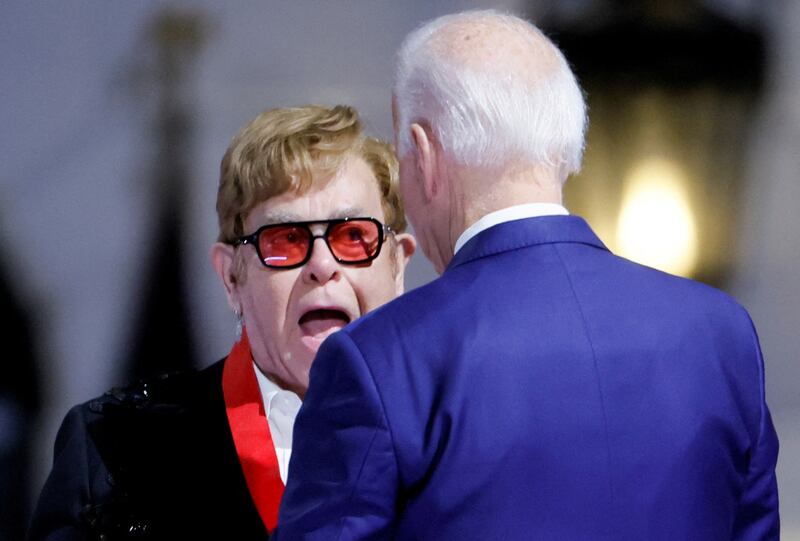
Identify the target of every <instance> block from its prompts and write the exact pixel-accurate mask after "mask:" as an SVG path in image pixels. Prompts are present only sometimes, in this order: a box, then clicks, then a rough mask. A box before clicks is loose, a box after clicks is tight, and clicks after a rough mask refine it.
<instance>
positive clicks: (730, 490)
mask: <svg viewBox="0 0 800 541" xmlns="http://www.w3.org/2000/svg"><path fill="white" fill-rule="evenodd" d="M393 105H394V107H393V108H394V119H395V133H396V139H397V143H398V151H399V156H400V185H401V192H402V193H403V197H404V202H405V205H406V209H407V211H408V214H409V218H410V220H411V223H412V225H413V226H414V230H415V232H416V234H417V236H418V239H419V242H420V245H421V247H422V249H423V251H424V252H425V254H426V255H427V256H428V258H429V259H430V260H431V261H432V262H433V263H434V265H435V267H436V269H437V270H438V271H439V272H440V273H441V277H439V278H438V279H437V280H435V281H433V282H432V283H430V284H428V285H426V286H424V287H421V288H419V289H417V290H415V291H412V292H410V293H408V294H405V295H403V296H401V297H400V298H399V299H397V300H395V301H393V302H391V303H388V304H387V305H385V306H383V307H382V308H380V309H378V310H376V311H375V312H373V313H371V314H370V315H368V316H367V317H365V318H362V319H360V320H359V321H358V322H355V323H354V324H351V325H349V326H348V327H347V328H346V329H344V330H343V331H342V332H340V333H337V334H335V335H333V336H331V337H330V338H329V339H328V340H327V341H326V342H325V344H323V346H322V348H321V349H320V351H319V353H318V355H317V357H316V360H315V362H314V366H313V367H312V370H311V375H310V385H309V390H308V393H307V395H306V400H305V402H304V404H303V407H302V409H301V411H300V413H299V416H298V421H297V425H296V426H295V436H294V437H295V451H294V455H293V456H292V463H291V466H290V472H289V481H288V483H287V491H286V494H285V498H284V501H283V503H282V506H281V511H280V516H279V527H278V530H277V537H278V538H279V539H282V540H287V541H288V540H292V541H296V540H301V539H309V540H311V539H326V540H328V539H338V540H345V539H347V540H355V539H403V540H411V539H435V540H437V541H445V540H459V541H463V540H465V539H497V540H503V541H510V540H527V539H554V540H555V539H557V540H581V541H585V540H600V539H608V540H611V539H620V540H622V539H625V540H628V539H629V540H645V539H664V540H670V541H674V540H678V539H680V540H688V539H697V540H703V541H708V540H731V539H736V540H753V541H755V540H764V539H777V538H778V500H777V490H776V484H775V471H774V469H775V461H776V456H777V438H776V435H775V431H774V429H773V426H772V422H771V420H770V415H769V410H768V408H767V406H766V402H765V399H764V377H763V361H762V358H761V354H760V351H759V345H758V339H757V337H756V333H755V331H754V329H753V326H752V324H751V322H750V319H749V317H748V315H747V313H746V312H745V310H744V309H743V308H742V307H741V306H739V305H738V304H737V303H736V302H735V301H734V300H733V299H731V298H730V297H728V296H727V295H725V294H724V293H722V292H720V291H717V290H714V289H712V288H709V287H706V286H704V285H701V284H698V283H696V282H692V281H689V280H685V279H682V278H678V277H674V276H670V275H668V274H665V273H661V272H659V271H656V270H654V269H650V268H647V267H643V266H640V265H637V264H635V263H632V262H630V261H627V260H625V259H622V258H620V257H617V256H615V255H613V254H612V253H611V252H610V251H609V250H608V249H607V248H606V247H605V246H604V245H603V243H602V242H601V241H600V239H598V238H597V236H596V235H595V234H594V233H593V232H592V230H591V229H590V227H589V226H588V224H587V223H586V222H585V221H584V220H582V219H581V218H579V217H577V216H571V215H569V214H568V212H567V210H566V209H565V208H564V207H563V206H562V198H561V187H562V184H563V183H564V181H565V180H566V179H567V177H568V175H569V174H570V173H572V172H574V171H576V170H577V169H578V167H579V165H580V161H581V151H582V147H583V138H584V126H585V116H586V115H585V107H584V102H583V98H582V94H581V91H580V88H579V87H578V85H577V83H576V81H575V78H574V76H573V74H572V73H571V71H570V69H569V66H568V64H567V62H566V60H565V59H564V57H563V56H562V54H561V53H560V51H559V50H558V49H557V48H556V47H555V46H554V45H553V43H551V42H550V41H549V40H548V39H547V38H546V37H545V36H544V35H543V34H542V33H541V32H540V31H539V30H538V29H536V28H535V27H534V26H532V25H530V24H528V23H527V22H525V21H523V20H521V19H518V18H516V17H513V16H508V15H502V14H498V13H495V12H468V13H463V14H457V15H451V16H446V17H442V18H439V19H436V20H434V21H432V22H430V23H428V24H426V25H424V26H423V27H421V28H420V29H418V30H416V31H415V32H414V33H412V34H411V35H410V36H409V37H408V38H407V39H406V41H405V43H404V44H403V46H402V48H401V50H400V53H399V60H398V67H397V77H396V81H395V89H394V104H393Z"/></svg>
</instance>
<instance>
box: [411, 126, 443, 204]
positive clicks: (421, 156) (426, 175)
mask: <svg viewBox="0 0 800 541" xmlns="http://www.w3.org/2000/svg"><path fill="white" fill-rule="evenodd" d="M409 129H410V130H411V142H412V144H413V145H414V159H415V161H416V165H417V170H418V172H419V176H420V179H422V183H423V188H424V193H425V199H427V200H428V201H430V200H431V199H433V198H434V196H435V195H436V193H437V192H438V191H439V184H438V180H439V179H438V178H437V175H436V158H437V156H436V152H437V151H436V147H435V146H434V144H433V139H432V137H431V134H430V130H429V129H426V128H424V127H423V126H422V125H421V124H417V123H416V122H415V123H413V124H411V126H410V128H409Z"/></svg>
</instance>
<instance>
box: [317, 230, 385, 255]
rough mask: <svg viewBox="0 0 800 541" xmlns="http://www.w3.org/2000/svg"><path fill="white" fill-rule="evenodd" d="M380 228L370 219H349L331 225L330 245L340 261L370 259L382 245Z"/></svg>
mask: <svg viewBox="0 0 800 541" xmlns="http://www.w3.org/2000/svg"><path fill="white" fill-rule="evenodd" d="M379 241H380V229H379V227H378V225H377V224H376V223H375V222H373V221H370V220H349V221H347V222H341V223H338V224H335V225H333V226H332V227H331V229H330V231H329V232H328V245H329V246H330V247H331V251H332V252H333V255H335V256H336V257H337V258H338V259H339V260H340V261H348V262H359V261H369V260H370V259H372V258H373V257H375V254H376V253H377V251H378V249H379V247H380V243H379Z"/></svg>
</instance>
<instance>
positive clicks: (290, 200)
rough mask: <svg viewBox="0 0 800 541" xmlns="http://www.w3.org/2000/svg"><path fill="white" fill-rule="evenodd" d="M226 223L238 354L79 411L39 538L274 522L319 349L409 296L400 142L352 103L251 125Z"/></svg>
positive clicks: (194, 531) (64, 431)
mask: <svg viewBox="0 0 800 541" xmlns="http://www.w3.org/2000/svg"><path fill="white" fill-rule="evenodd" d="M217 217H218V220H219V229H220V231H219V236H218V239H217V242H215V243H214V244H213V246H212V248H211V262H212V265H213V267H214V271H215V272H216V273H217V275H218V276H219V279H220V282H221V284H222V285H223V287H224V289H225V294H226V296H227V302H228V305H229V307H230V309H231V311H232V312H233V314H234V317H235V319H236V321H237V332H236V334H235V339H233V338H234V337H233V336H232V342H234V343H233V346H232V348H231V351H230V353H229V354H228V355H227V356H226V357H225V358H224V359H222V360H220V361H218V362H216V363H214V364H212V365H211V366H209V367H208V368H206V369H204V370H201V371H199V372H190V373H183V374H178V375H172V376H170V377H163V378H158V379H155V380H153V381H149V382H145V383H140V384H137V385H133V386H131V387H128V388H125V389H114V390H112V391H111V392H109V393H106V394H105V395H104V396H102V397H100V398H97V399H95V400H91V401H89V402H88V403H86V404H83V405H80V406H76V407H75V408H73V409H72V410H71V411H70V412H69V413H68V414H67V417H66V419H65V420H64V424H63V426H62V427H61V430H60V431H59V434H58V438H57V439H56V451H55V456H54V463H53V471H52V472H51V473H50V476H49V478H48V480H47V483H46V484H45V487H44V489H43V490H42V494H41V497H40V499H39V504H38V506H37V509H36V513H35V515H34V518H33V522H32V525H31V528H30V532H29V539H30V541H39V540H52V541H55V540H58V541H66V540H70V541H84V540H85V541H88V540H94V539H103V540H117V539H159V540H160V539H165V540H166V539H169V540H180V539H218V540H221V539H231V540H235V541H247V540H260V539H266V538H267V537H268V536H269V531H271V530H272V529H274V527H275V523H276V521H277V516H278V505H279V503H280V500H281V495H282V494H283V488H284V482H285V480H286V471H287V468H288V463H289V458H290V456H291V453H292V425H293V423H294V418H295V415H296V414H297V410H298V408H299V407H300V402H301V399H302V398H303V396H304V394H305V391H306V388H307V386H308V371H309V367H310V366H311V363H312V361H313V359H314V354H315V353H316V352H317V349H318V348H319V345H320V344H321V343H322V341H323V340H324V339H325V338H326V337H328V336H329V335H331V334H333V333H335V332H336V331H338V330H339V329H340V328H342V327H343V326H345V325H346V324H348V323H349V322H351V321H353V320H355V319H356V318H358V317H360V316H362V315H363V314H365V313H366V312H368V311H370V310H372V309H374V308H376V307H378V306H380V305H381V304H383V303H385V302H387V301H389V300H391V299H393V298H394V297H396V296H397V295H398V294H400V293H402V291H403V272H404V269H405V266H406V263H408V259H409V257H411V255H412V254H413V252H414V247H415V242H414V239H413V237H411V236H410V235H409V234H408V233H404V229H405V225H406V223H405V216H404V214H403V207H402V205H401V203H400V196H399V193H398V186H397V160H396V159H395V157H394V153H393V152H392V149H391V147H390V146H389V145H388V144H387V143H384V142H382V141H379V140H376V139H372V138H369V137H366V136H365V135H364V133H363V131H362V127H361V121H360V119H359V117H358V114H357V113H356V111H355V110H354V109H353V108H352V107H347V106H336V107H322V106H305V107H292V108H285V109H270V110H267V111H264V112H263V113H261V114H260V115H258V116H257V117H256V118H255V119H253V120H252V121H251V122H250V123H248V124H247V125H246V126H245V127H243V128H242V129H241V130H240V131H239V133H238V134H237V135H236V137H235V138H234V139H233V141H232V142H231V144H230V146H229V147H228V150H227V152H226V153H225V157H224V158H223V160H222V164H221V168H220V179H219V190H218V194H217ZM231 334H232V335H233V334H234V333H231Z"/></svg>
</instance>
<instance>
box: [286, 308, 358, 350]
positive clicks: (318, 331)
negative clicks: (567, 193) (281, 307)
mask: <svg viewBox="0 0 800 541" xmlns="http://www.w3.org/2000/svg"><path fill="white" fill-rule="evenodd" d="M297 323H298V325H300V329H301V330H302V331H303V334H304V335H305V336H306V337H309V338H313V339H314V340H315V341H318V342H322V341H323V340H324V339H325V338H327V337H328V336H329V335H330V334H332V333H334V332H336V331H338V330H339V329H341V328H342V327H344V326H345V325H347V324H348V323H350V316H348V315H347V314H346V313H345V312H343V311H342V310H336V309H328V308H324V309H318V310H309V311H308V312H306V313H305V314H303V315H302V316H301V317H300V320H299V321H298V322H297Z"/></svg>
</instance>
